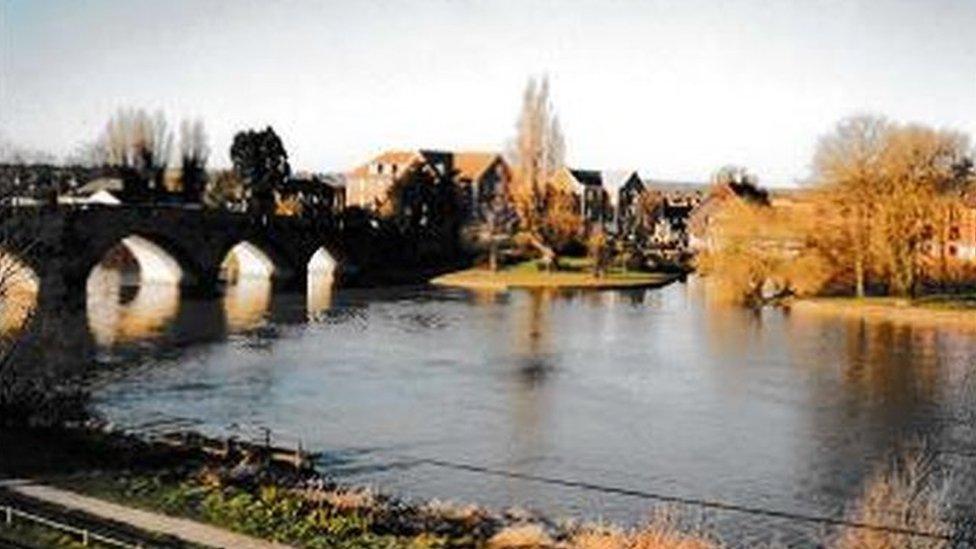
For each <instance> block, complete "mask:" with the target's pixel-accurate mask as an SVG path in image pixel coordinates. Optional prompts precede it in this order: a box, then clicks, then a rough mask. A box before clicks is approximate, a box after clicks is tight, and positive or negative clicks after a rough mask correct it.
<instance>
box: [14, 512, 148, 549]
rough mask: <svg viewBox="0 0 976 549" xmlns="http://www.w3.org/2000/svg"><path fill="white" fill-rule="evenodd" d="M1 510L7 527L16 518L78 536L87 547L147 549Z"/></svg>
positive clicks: (84, 530)
mask: <svg viewBox="0 0 976 549" xmlns="http://www.w3.org/2000/svg"><path fill="white" fill-rule="evenodd" d="M0 509H3V517H4V525H5V526H7V527H10V526H12V525H13V522H14V518H15V517H16V518H21V519H24V520H27V521H30V522H34V523H37V524H41V525H44V526H47V527H48V528H53V529H55V530H60V531H62V532H67V533H68V534H71V535H74V536H77V537H78V538H79V539H80V540H81V544H82V545H84V546H86V547H87V546H89V545H90V544H91V543H92V542H98V543H100V544H102V545H108V546H111V547H122V548H124V549H143V548H144V547H145V546H144V545H142V544H141V543H136V544H132V543H128V542H125V541H122V540H118V539H115V538H113V537H110V536H106V535H102V534H99V533H97V532H92V531H91V530H89V529H87V528H78V527H77V526H71V525H70V524H65V523H63V522H58V521H56V520H53V519H49V518H45V517H42V516H40V515H35V514H33V513H28V512H27V511H24V510H22V509H18V508H16V507H14V506H12V505H4V506H2V507H0Z"/></svg>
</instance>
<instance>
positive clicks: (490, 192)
mask: <svg viewBox="0 0 976 549" xmlns="http://www.w3.org/2000/svg"><path fill="white" fill-rule="evenodd" d="M454 169H455V170H456V178H457V182H458V184H459V185H460V186H461V189H462V193H464V195H465V196H466V197H467V201H468V213H469V215H470V217H471V218H473V219H476V220H481V221H484V220H485V219H486V217H487V216H488V215H489V212H490V211H491V209H492V208H494V206H495V204H497V202H496V199H501V200H508V194H509V185H510V184H511V181H512V169H511V167H510V166H509V165H508V162H505V159H504V158H502V155H500V154H498V153H495V152H459V153H454Z"/></svg>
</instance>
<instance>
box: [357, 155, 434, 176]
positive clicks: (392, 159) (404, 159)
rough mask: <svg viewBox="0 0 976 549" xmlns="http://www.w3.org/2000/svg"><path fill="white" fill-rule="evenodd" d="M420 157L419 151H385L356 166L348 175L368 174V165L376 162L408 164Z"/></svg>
mask: <svg viewBox="0 0 976 549" xmlns="http://www.w3.org/2000/svg"><path fill="white" fill-rule="evenodd" d="M418 158H420V153H418V152H417V151H386V152H384V153H382V154H380V155H378V156H375V157H373V158H372V159H371V160H370V161H369V162H367V163H365V164H362V165H360V166H357V167H356V168H355V169H353V170H352V171H351V172H349V175H351V176H364V175H369V173H370V171H369V167H370V166H372V165H373V164H376V163H383V164H397V165H408V164H410V163H412V162H414V161H415V160H417V159H418Z"/></svg>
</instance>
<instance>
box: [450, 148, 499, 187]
mask: <svg viewBox="0 0 976 549" xmlns="http://www.w3.org/2000/svg"><path fill="white" fill-rule="evenodd" d="M499 156H500V155H499V154H498V153H493V152H477V151H475V152H458V153H454V169H455V170H457V172H458V175H459V176H460V177H461V178H462V179H470V180H471V181H475V180H477V179H478V178H479V177H481V175H482V174H484V173H485V170H487V169H488V168H490V167H491V165H492V164H494V163H495V160H497V159H498V157H499Z"/></svg>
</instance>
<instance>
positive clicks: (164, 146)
mask: <svg viewBox="0 0 976 549" xmlns="http://www.w3.org/2000/svg"><path fill="white" fill-rule="evenodd" d="M172 147H173V132H172V131H170V129H169V125H168V123H167V122H166V116H165V115H164V114H163V112H162V111H156V113H155V114H153V115H149V114H148V113H147V112H146V111H144V110H142V109H119V111H118V112H117V113H116V114H115V115H114V116H113V117H112V118H110V119H109V121H108V123H106V125H105V129H104V130H103V131H102V135H101V137H100V138H99V140H98V144H97V148H96V150H97V151H101V153H102V154H104V160H105V164H106V165H109V166H117V167H120V168H127V169H130V170H132V171H133V172H134V173H135V174H136V175H137V176H138V177H137V181H138V183H139V185H140V187H141V188H139V189H134V190H135V191H136V194H138V195H141V196H140V198H145V197H147V196H150V195H151V194H152V193H154V192H159V191H161V190H162V187H163V175H164V172H165V171H166V166H167V165H168V164H169V160H170V155H171V153H172Z"/></svg>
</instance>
